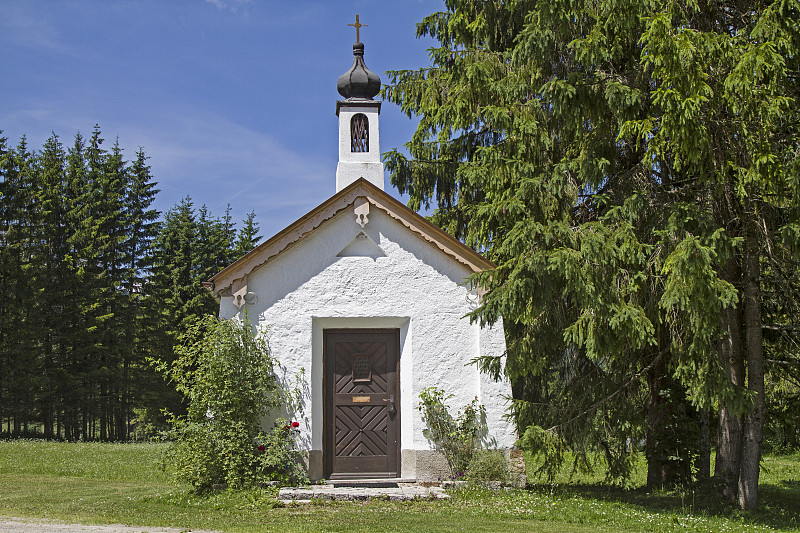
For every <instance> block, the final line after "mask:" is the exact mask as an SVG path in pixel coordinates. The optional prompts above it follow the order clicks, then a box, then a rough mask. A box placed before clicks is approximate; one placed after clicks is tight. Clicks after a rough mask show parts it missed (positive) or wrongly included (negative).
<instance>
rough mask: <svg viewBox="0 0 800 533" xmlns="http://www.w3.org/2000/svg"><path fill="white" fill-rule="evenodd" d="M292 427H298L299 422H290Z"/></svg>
mask: <svg viewBox="0 0 800 533" xmlns="http://www.w3.org/2000/svg"><path fill="white" fill-rule="evenodd" d="M292 427H293V428H299V427H300V422H292Z"/></svg>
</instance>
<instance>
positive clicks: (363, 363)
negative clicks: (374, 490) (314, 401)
mask: <svg viewBox="0 0 800 533" xmlns="http://www.w3.org/2000/svg"><path fill="white" fill-rule="evenodd" d="M324 344H325V354H324V366H325V369H324V370H325V387H324V388H325V443H324V447H325V476H326V477H328V478H330V479H336V478H341V477H396V476H398V474H399V472H398V466H399V460H398V456H399V442H400V416H399V413H398V411H397V409H398V407H399V389H398V384H399V383H398V368H399V367H398V362H399V352H400V331H399V330H396V329H380V330H377V329H348V330H325V332H324Z"/></svg>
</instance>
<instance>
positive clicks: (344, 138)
mask: <svg viewBox="0 0 800 533" xmlns="http://www.w3.org/2000/svg"><path fill="white" fill-rule="evenodd" d="M357 113H363V114H364V115H366V117H367V121H368V124H369V127H368V130H369V151H368V152H351V151H350V148H351V146H352V144H351V140H350V120H351V119H352V118H353V115H355V114H357ZM379 113H380V103H379V102H377V101H376V102H374V105H368V106H349V105H347V104H342V105H341V106H340V108H339V164H338V165H337V166H336V192H339V191H341V190H342V189H344V188H345V187H347V186H348V185H350V184H351V183H353V182H354V181H356V180H357V179H358V178H364V179H365V180H367V181H369V182H370V183H372V184H373V185H375V186H376V187H378V188H379V189H380V190H384V189H383V163H381V144H380V133H379V129H378V116H379Z"/></svg>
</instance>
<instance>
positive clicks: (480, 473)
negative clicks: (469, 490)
mask: <svg viewBox="0 0 800 533" xmlns="http://www.w3.org/2000/svg"><path fill="white" fill-rule="evenodd" d="M467 479H468V480H469V481H478V482H483V481H501V482H503V483H505V482H506V481H508V461H507V460H506V456H505V455H504V454H503V452H501V451H500V450H478V451H477V452H475V453H474V454H473V456H472V461H470V463H469V466H468V467H467Z"/></svg>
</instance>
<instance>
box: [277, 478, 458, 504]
mask: <svg viewBox="0 0 800 533" xmlns="http://www.w3.org/2000/svg"><path fill="white" fill-rule="evenodd" d="M359 481H361V482H365V481H367V480H359ZM341 483H344V484H346V486H342V485H340V484H341ZM373 484H374V485H380V484H383V485H392V484H393V485H394V486H380V487H375V486H370V485H369V483H361V484H358V483H354V482H353V480H347V481H344V480H340V481H334V482H333V483H332V484H327V483H326V484H325V485H310V486H307V487H284V488H282V489H281V490H280V492H279V493H278V499H279V500H281V501H283V502H284V503H288V502H295V503H307V502H310V501H311V500H328V501H331V500H341V501H366V500H372V499H381V500H389V501H400V500H413V499H416V498H421V499H428V498H436V499H446V498H449V497H450V496H449V495H448V494H447V493H446V492H445V491H444V489H442V488H440V487H426V486H422V485H419V484H417V483H404V482H393V483H391V482H388V481H387V480H380V482H376V481H375V480H373Z"/></svg>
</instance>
